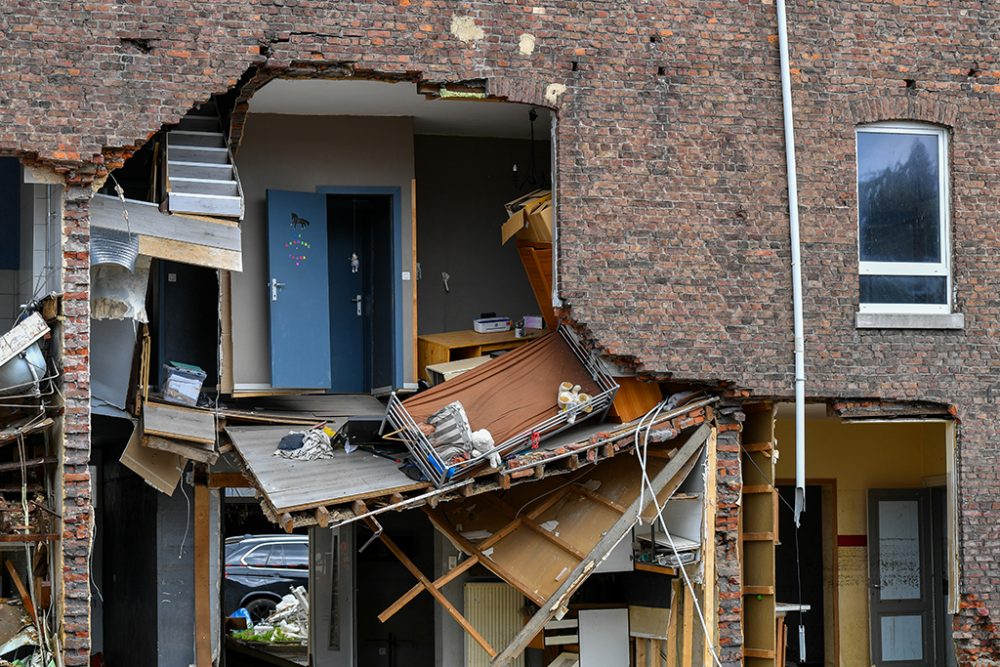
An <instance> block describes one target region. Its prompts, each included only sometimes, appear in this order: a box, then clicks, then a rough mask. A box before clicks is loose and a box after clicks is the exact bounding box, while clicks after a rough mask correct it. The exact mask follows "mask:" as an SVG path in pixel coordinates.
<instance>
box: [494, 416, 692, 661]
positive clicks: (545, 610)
mask: <svg viewBox="0 0 1000 667" xmlns="http://www.w3.org/2000/svg"><path fill="white" fill-rule="evenodd" d="M710 432H711V428H710V427H709V426H708V425H707V424H703V425H702V426H701V427H699V428H698V430H697V431H695V432H694V433H693V434H692V435H691V436H690V437H689V438H688V440H687V442H686V443H685V444H684V446H683V447H681V448H680V449H679V450H678V452H677V454H676V455H675V456H674V458H672V459H671V460H670V462H669V463H667V465H665V466H664V467H663V469H662V470H660V472H658V473H657V474H656V476H655V477H654V478H653V479H652V481H651V486H652V490H651V492H650V493H647V494H641V496H640V497H639V498H636V499H635V500H634V501H633V502H632V504H631V505H629V507H628V509H627V510H626V511H625V513H624V514H622V516H621V518H619V519H618V521H616V522H615V523H614V525H612V526H611V528H609V529H608V531H607V532H605V533H604V536H603V537H602V538H601V541H600V542H598V543H597V545H596V546H595V547H594V548H593V549H592V550H591V552H590V554H589V555H588V557H587V558H585V559H584V560H582V561H580V564H579V565H577V566H576V567H575V568H574V569H573V571H572V572H571V573H570V574H569V575H568V576H567V577H566V579H565V580H564V581H563V583H562V584H561V585H560V586H559V588H557V589H556V592H555V593H553V594H552V596H551V597H549V599H548V600H546V601H545V603H544V604H542V605H540V606H539V609H538V611H537V612H536V613H535V615H534V616H532V617H531V620H529V621H528V622H527V623H526V624H525V625H524V627H523V628H521V631H520V632H518V633H517V635H516V636H515V637H514V639H513V640H512V641H511V642H510V644H509V645H508V646H507V648H505V649H504V650H503V652H501V653H500V654H499V655H498V656H496V658H494V659H493V662H492V663H491V665H493V667H506V666H507V665H509V664H510V663H511V662H512V661H513V660H514V659H515V658H516V657H517V656H519V655H520V654H521V653H522V652H523V651H524V649H525V647H526V646H527V645H528V643H529V642H530V641H531V640H532V639H534V637H535V636H536V635H537V634H538V633H539V632H541V631H542V629H543V628H544V627H545V624H546V623H547V622H549V621H550V620H551V619H552V617H554V616H555V615H556V614H558V613H559V612H560V611H561V610H562V609H563V608H564V607H565V605H566V602H567V601H568V600H569V597H570V596H571V595H572V594H573V592H574V591H576V589H577V588H579V586H580V585H582V584H583V582H584V581H586V579H587V577H588V576H590V574H591V573H592V572H593V571H594V569H596V568H597V566H598V565H599V564H600V563H601V562H603V561H604V560H605V559H606V558H607V557H608V555H609V554H610V553H611V551H612V550H613V549H614V548H615V547H616V546H617V545H618V542H619V541H620V540H621V539H622V538H623V537H624V536H625V535H626V534H627V533H628V532H629V531H630V530H632V526H634V525H635V522H636V521H637V520H638V518H639V516H640V514H641V513H642V511H643V509H645V504H646V503H647V502H649V501H650V499H651V498H652V497H654V496H656V495H658V494H659V493H660V491H662V490H663V489H664V488H666V487H667V485H668V484H669V483H670V482H671V481H672V480H673V479H674V478H675V477H677V476H679V474H680V473H681V472H682V471H683V470H684V468H685V466H686V464H687V463H688V462H689V461H692V460H693V459H694V457H695V456H697V454H698V452H699V451H701V448H702V447H703V446H704V445H705V441H706V440H707V439H708V436H709V434H710ZM678 484H679V482H678Z"/></svg>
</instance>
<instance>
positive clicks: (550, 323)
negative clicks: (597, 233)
mask: <svg viewBox="0 0 1000 667" xmlns="http://www.w3.org/2000/svg"><path fill="white" fill-rule="evenodd" d="M517 254H518V255H520V257H521V264H522V265H523V266H524V272H525V274H527V276H528V283H529V284H530V285H531V291H532V293H534V295H535V301H536V302H537V303H538V308H539V312H540V314H541V316H542V317H543V318H544V319H545V326H547V327H548V328H550V329H555V328H556V326H557V325H558V324H559V321H558V320H557V319H556V314H555V310H554V309H553V307H552V244H551V243H530V242H528V241H517Z"/></svg>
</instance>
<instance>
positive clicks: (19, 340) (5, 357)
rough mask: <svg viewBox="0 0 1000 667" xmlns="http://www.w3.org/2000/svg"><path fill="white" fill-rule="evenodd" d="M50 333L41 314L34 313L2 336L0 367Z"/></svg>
mask: <svg viewBox="0 0 1000 667" xmlns="http://www.w3.org/2000/svg"><path fill="white" fill-rule="evenodd" d="M48 332H49V325H48V324H46V323H45V320H44V319H43V318H42V316H41V315H40V314H39V313H32V314H31V315H29V316H28V317H26V318H24V319H23V320H21V321H20V322H18V323H17V324H15V325H14V327H13V328H12V329H11V330H10V331H8V332H7V333H5V334H4V335H2V336H0V366H3V365H4V364H6V363H7V362H8V361H10V360H11V359H13V358H14V357H16V356H17V355H19V354H21V353H22V352H24V351H25V350H26V349H28V348H29V347H30V346H31V345H32V344H33V343H34V342H35V341H37V340H38V339H40V338H42V337H43V336H44V335H45V334H47V333H48Z"/></svg>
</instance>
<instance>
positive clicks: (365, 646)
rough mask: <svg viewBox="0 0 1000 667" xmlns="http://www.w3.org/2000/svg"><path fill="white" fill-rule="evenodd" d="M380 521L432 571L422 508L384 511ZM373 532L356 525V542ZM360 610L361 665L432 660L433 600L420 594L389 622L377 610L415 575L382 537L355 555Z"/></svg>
mask: <svg viewBox="0 0 1000 667" xmlns="http://www.w3.org/2000/svg"><path fill="white" fill-rule="evenodd" d="M379 521H381V522H382V525H383V527H384V529H385V532H386V534H387V535H389V536H390V537H391V538H392V541H393V542H395V543H396V545H397V546H398V547H399V548H400V549H401V550H402V551H403V553H405V554H406V555H407V556H409V558H410V560H412V561H413V563H414V564H415V565H416V566H417V567H418V568H420V571H421V572H423V573H424V574H431V573H432V572H433V564H434V532H433V528H432V527H431V525H430V523H429V522H428V521H427V519H426V518H425V517H424V515H423V514H422V513H419V512H413V511H410V512H402V513H400V514H393V515H389V514H382V515H381V516H380V517H379ZM371 536H372V531H371V530H369V529H368V528H367V527H365V526H358V529H357V535H356V543H357V544H359V545H364V544H365V543H366V542H367V541H368V539H369V538H370V537H371ZM355 581H356V582H357V583H356V586H357V588H356V595H355V600H356V609H357V641H358V666H359V667H406V666H408V665H433V664H434V602H433V599H432V598H431V596H429V595H421V596H418V597H417V598H416V599H415V600H413V601H412V602H410V603H409V604H408V605H406V606H405V607H403V609H402V610H401V611H399V612H397V613H396V614H395V615H394V616H393V617H392V618H390V619H389V620H388V621H387V622H386V623H381V622H379V620H378V615H379V614H380V613H382V612H383V611H384V610H385V608H386V607H388V606H389V605H390V604H392V603H393V602H395V601H396V600H397V599H398V598H399V597H400V596H401V595H403V593H406V591H408V590H410V588H412V587H413V584H414V583H416V579H414V578H413V575H412V574H410V572H409V571H408V570H407V569H406V568H405V567H403V565H402V563H400V562H399V561H398V560H397V559H396V557H395V556H394V555H393V554H392V553H391V552H390V551H389V550H388V549H387V548H386V546H385V544H383V543H382V541H381V540H379V539H375V540H374V541H372V543H371V544H369V545H368V547H367V548H366V549H365V550H364V551H363V552H361V553H359V554H357V578H356V580H355Z"/></svg>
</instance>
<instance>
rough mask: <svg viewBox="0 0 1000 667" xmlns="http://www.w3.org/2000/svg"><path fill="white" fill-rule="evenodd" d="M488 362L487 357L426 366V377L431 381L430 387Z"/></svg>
mask: <svg viewBox="0 0 1000 667" xmlns="http://www.w3.org/2000/svg"><path fill="white" fill-rule="evenodd" d="M489 360H490V357H489V355H487V356H482V357H472V358H471V359H459V360H458V361H447V362H445V363H443V364H430V365H428V366H427V377H429V378H430V380H431V386H434V385H437V384H441V383H442V382H447V381H448V380H450V379H452V378H455V377H458V376H459V375H461V374H462V373H464V372H466V371H471V370H472V369H473V368H475V367H476V366H481V365H482V364H485V363H486V362H487V361H489Z"/></svg>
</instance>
